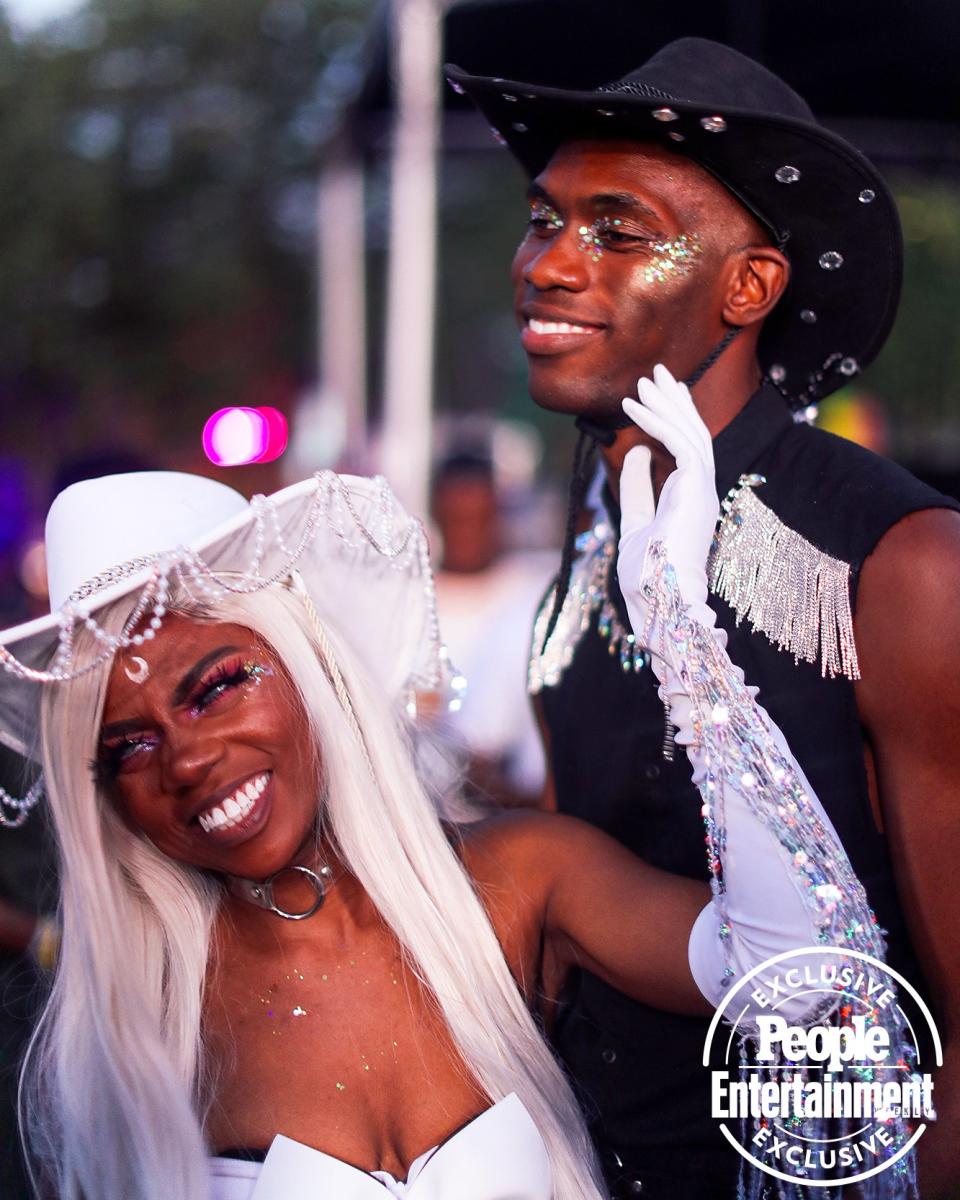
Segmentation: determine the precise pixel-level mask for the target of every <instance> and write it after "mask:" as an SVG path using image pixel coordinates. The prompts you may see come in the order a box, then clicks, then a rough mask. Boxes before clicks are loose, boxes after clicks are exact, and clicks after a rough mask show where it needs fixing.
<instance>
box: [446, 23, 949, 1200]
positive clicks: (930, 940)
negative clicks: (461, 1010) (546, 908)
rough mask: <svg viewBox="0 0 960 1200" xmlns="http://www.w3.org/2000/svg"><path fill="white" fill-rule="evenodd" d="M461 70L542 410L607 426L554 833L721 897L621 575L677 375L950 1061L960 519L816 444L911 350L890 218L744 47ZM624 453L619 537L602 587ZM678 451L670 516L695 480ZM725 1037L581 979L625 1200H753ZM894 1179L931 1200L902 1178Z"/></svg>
mask: <svg viewBox="0 0 960 1200" xmlns="http://www.w3.org/2000/svg"><path fill="white" fill-rule="evenodd" d="M449 74H450V79H451V83H452V84H453V86H454V87H455V88H456V89H457V90H459V91H464V92H466V93H467V94H469V96H470V97H471V98H472V99H473V100H474V102H475V103H476V104H477V105H478V107H479V108H480V109H481V110H482V112H483V113H484V114H485V115H486V116H487V118H488V119H489V120H490V122H491V124H492V125H493V126H494V127H495V129H496V130H497V131H498V133H499V134H500V135H501V136H502V138H503V139H505V140H506V142H507V143H508V144H509V146H510V148H511V149H512V151H513V152H514V154H515V155H516V156H517V157H518V158H519V160H520V161H521V163H522V164H523V165H524V167H525V168H526V170H527V171H528V173H529V174H530V176H531V178H532V181H533V182H532V183H531V187H530V202H531V219H530V227H529V231H528V234H527V236H526V238H525V239H524V241H523V242H522V243H521V245H520V247H519V249H518V251H517V255H516V258H515V261H514V269H513V280H514V287H515V302H516V310H517V315H518V320H519V323H520V328H521V338H522V341H523V345H524V347H525V349H526V351H527V355H528V360H529V367H530V389H531V393H532V395H533V398H534V400H535V401H536V402H537V403H538V404H540V405H542V406H543V407H545V408H549V409H552V410H554V411H558V412H563V413H567V414H570V415H571V416H575V417H576V418H577V424H578V427H579V429H580V442H579V443H578V452H577V465H576V471H575V479H574V485H575V486H574V488H573V489H572V494H571V521H570V526H569V531H568V545H567V550H566V552H565V555H564V561H563V563H562V564H561V570H560V576H559V581H558V587H557V589H556V594H555V596H554V598H553V600H552V601H548V603H547V604H546V605H545V608H544V610H543V611H542V612H541V614H540V616H539V618H538V622H537V629H536V631H535V639H534V655H533V659H532V662H531V671H530V680H531V690H532V691H534V692H535V693H538V698H537V702H538V705H539V708H540V712H541V716H542V719H543V722H544V724H545V729H546V735H547V743H548V746H549V753H550V760H551V765H552V775H553V787H554V791H555V803H556V806H557V807H559V809H560V810H561V811H564V812H569V813H573V814H575V815H578V816H580V817H583V818H584V819H586V820H589V821H592V822H593V823H595V824H598V825H600V826H602V827H604V828H606V829H608V830H609V831H611V832H612V833H614V834H615V835H616V836H618V837H619V838H620V839H621V840H622V841H623V842H624V843H625V844H627V845H629V846H630V847H631V848H633V849H634V850H635V851H636V852H637V853H639V854H641V855H642V856H643V857H645V858H647V859H648V860H649V861H651V862H653V863H655V864H656V865H658V866H661V867H664V868H667V869H670V870H674V871H678V872H680V873H684V874H688V875H691V876H700V875H703V873H704V871H705V869H706V868H705V864H704V862H703V861H702V856H700V855H699V854H698V853H696V852H695V851H693V852H691V851H689V850H688V849H686V848H688V847H691V846H694V845H695V843H696V839H695V838H694V836H693V828H694V826H695V825H696V824H697V822H698V821H699V819H700V818H699V803H698V802H697V799H696V792H695V790H694V788H693V787H692V784H691V782H690V774H689V769H688V767H687V766H686V763H685V761H684V758H683V756H682V755H677V756H674V755H673V748H672V739H671V733H672V731H671V726H670V723H669V718H668V717H667V718H666V719H665V715H664V711H663V708H662V706H661V705H660V703H659V701H658V698H657V692H656V685H655V680H654V678H653V676H652V673H651V672H650V671H649V668H648V666H647V665H646V662H645V658H644V655H643V654H642V653H641V651H640V648H639V647H637V646H636V645H635V644H634V642H633V639H632V637H631V636H630V635H629V633H628V627H625V626H626V619H625V614H624V611H623V606H622V600H621V597H620V596H619V591H618V589H617V585H616V577H615V572H614V571H613V570H612V569H611V568H612V564H613V562H614V559H615V547H616V525H617V518H618V510H617V481H618V477H619V468H620V466H621V464H622V461H623V458H624V455H625V454H626V452H627V450H628V449H629V448H630V447H631V446H633V445H635V444H637V443H638V442H640V441H642V440H643V438H644V435H643V434H641V433H640V431H638V430H637V429H636V428H634V427H632V426H628V427H625V426H626V423H625V421H624V420H623V418H622V413H621V408H620V401H621V398H622V397H623V396H625V395H631V394H633V392H634V389H635V386H636V380H637V378H638V376H641V375H650V374H651V371H652V368H653V366H654V365H655V364H656V363H657V362H663V363H665V364H666V365H667V366H668V367H669V368H670V369H671V370H672V372H673V373H674V374H675V375H676V376H677V377H678V378H683V379H686V380H687V381H688V382H689V383H690V385H691V387H692V389H693V395H694V399H695V401H696V404H697V407H698V409H699V411H700V414H701V416H702V417H703V419H704V420H705V422H706V423H707V425H708V427H709V428H710V431H711V433H712V434H713V435H714V453H715V460H716V467H717V489H718V494H719V495H720V496H721V497H725V503H724V511H725V516H724V518H723V520H722V521H721V524H720V526H719V527H718V533H717V538H716V543H715V546H714V549H713V551H712V562H711V567H710V575H711V590H712V596H711V604H712V605H713V607H714V608H715V609H716V611H717V614H718V623H719V624H720V625H721V626H723V627H724V628H725V629H726V630H727V631H728V634H729V638H730V641H729V650H730V653H731V656H732V657H733V659H734V661H735V662H737V663H738V664H739V665H740V666H741V667H743V669H744V671H745V673H746V677H747V681H748V682H749V683H752V684H755V685H757V686H758V687H759V689H760V699H761V700H762V702H763V703H764V704H765V705H766V706H767V708H768V710H769V711H770V713H771V715H772V716H773V717H774V719H775V720H776V721H777V722H778V723H779V725H780V727H781V728H782V729H783V730H784V732H785V733H786V735H787V737H788V739H789V741H790V745H791V747H792V749H793V750H794V752H795V754H796V756H797V758H798V759H799V761H800V763H801V765H802V766H803V769H804V771H805V773H806V775H807V776H808V778H809V779H810V781H811V783H812V784H813V786H814V787H815V789H816V790H817V793H818V794H819V796H820V798H821V799H822V801H823V803H824V805H825V806H826V808H827V811H828V812H829V813H830V815H831V817H832V819H833V821H834V823H835V825H836V827H837V830H838V832H839V833H840V835H841V837H842V838H843V841H844V843H845V845H846V848H847V850H848V852H849V854H850V856H851V858H852V860H853V863H854V866H855V868H856V870H857V873H858V875H859V876H860V878H861V879H862V880H863V881H864V883H865V886H866V888H867V892H868V895H869V898H870V901H871V904H872V906H873V908H874V910H875V911H876V913H877V914H878V918H879V920H880V922H881V924H882V925H883V927H884V928H885V929H886V930H887V931H888V941H889V958H890V961H891V963H892V964H893V965H894V966H895V967H897V968H898V969H899V970H900V971H901V972H902V973H903V974H904V975H905V976H906V977H907V978H908V979H909V980H910V981H911V982H913V983H915V984H916V985H917V986H918V987H919V989H920V991H921V993H922V994H924V995H925V996H926V997H927V998H928V999H929V1000H930V1001H931V1002H932V1003H933V1006H934V1008H935V1011H936V1013H937V1016H938V1017H939V1018H940V1020H941V1031H942V1032H944V1033H946V1034H947V1035H949V1034H950V1032H951V1026H952V1024H953V1023H954V1022H955V1021H956V1020H957V1019H958V1017H960V978H958V976H960V922H958V921H957V920H956V913H957V911H958V907H960V882H958V874H957V872H956V870H955V868H954V864H953V859H952V855H953V852H954V846H955V845H956V837H955V832H956V820H955V817H954V815H953V813H954V811H955V808H954V803H953V799H952V797H953V793H954V788H955V782H954V781H955V778H956V776H957V771H958V769H960V682H958V681H960V612H958V610H957V607H956V596H957V595H958V594H960V515H958V511H957V509H958V508H960V506H958V505H957V504H955V503H954V502H953V501H951V500H948V499H946V498H945V497H943V496H941V495H939V494H938V493H936V492H933V491H932V490H930V489H929V488H927V487H925V486H924V485H922V484H921V483H919V482H918V481H917V480H916V479H914V478H913V477H912V476H910V475H909V474H908V473H907V472H905V471H903V470H901V469H900V468H898V467H897V466H895V465H894V464H892V463H889V462H887V461H885V460H882V459H879V458H877V457H876V456H874V455H871V454H869V453H868V452H866V451H864V450H862V449H860V448H859V447H856V446H854V445H853V444H852V443H849V442H845V441H842V440H840V439H838V438H834V437H832V436H830V435H828V434H825V433H823V432H821V431H818V430H815V429H812V428H811V427H810V426H809V425H808V424H806V423H803V422H802V420H801V421H799V422H798V421H797V420H795V417H796V416H798V415H799V416H800V417H801V418H802V416H803V414H804V413H805V412H806V411H807V410H808V409H809V407H810V406H812V405H815V404H816V402H817V400H819V399H820V398H821V397H823V396H825V395H827V394H828V393H829V392H831V391H833V390H835V389H836V388H838V387H840V386H841V385H843V384H844V383H845V382H847V381H848V380H849V379H851V378H852V377H854V376H856V375H857V373H858V372H859V371H860V370H861V369H862V368H863V367H864V366H865V365H866V364H867V363H869V362H870V360H871V359H872V358H873V357H874V356H875V355H876V353H877V352H878V351H879V349H880V347H881V346H882V344H883V341H884V339H885V338H886V336H887V334H888V332H889V329H890V326H891V323H892V321H893V317H894V313H895V310H896V305H897V300H898V297H899V290H900V273H901V243H900V232H899V223H898V219H897V214H896V210H895V207H894V204H893V200H892V197H891V196H890V194H889V192H888V190H887V188H886V186H885V184H884V183H883V180H882V179H881V178H880V176H879V175H878V173H877V172H876V171H875V169H874V168H873V167H872V166H871V164H870V163H868V162H867V161H866V160H865V159H864V158H863V157H862V156H861V155H860V154H859V153H858V152H857V151H856V150H855V149H854V148H853V147H852V146H850V145H848V144H847V143H846V142H844V141H843V140H842V139H840V138H839V137H837V136H836V135H834V134H832V133H830V132H829V131H827V130H826V129H824V128H823V127H822V126H820V125H818V124H817V123H816V121H815V120H814V118H813V115H812V113H811V112H810V110H809V108H808V107H807V105H806V104H805V102H804V101H803V100H802V99H801V98H800V97H799V96H797V95H796V94H795V93H794V92H793V91H792V90H791V89H790V88H789V87H787V86H786V84H784V83H783V82H782V81H781V80H779V79H778V78H777V77H776V76H774V75H772V74H771V73H770V72H768V71H767V70H765V69H764V68H763V67H761V66H759V65H758V64H756V63H754V62H752V61H751V60H749V59H747V58H745V57H743V56H742V55H740V54H738V53H736V52H735V51H732V50H730V49H728V48H727V47H724V46H720V45H717V44H716V43H712V42H707V41H704V40H701V39H693V38H687V39H682V40H680V41H677V42H673V43H671V44H670V45H668V46H666V47H665V48H664V49H663V50H661V51H660V52H659V53H658V54H656V55H655V56H654V57H653V58H652V59H651V60H650V61H649V62H647V63H646V64H645V65H644V66H642V67H640V68H639V69H638V70H637V71H636V72H634V73H633V74H632V75H630V76H628V77H627V78H626V79H624V80H622V81H620V82H619V83H616V84H613V85H611V86H609V87H607V88H604V89H600V90H598V91H594V92H570V91H564V90H561V89H556V88H547V87H540V86H533V85H526V84H520V83H512V82H507V81H504V80H502V79H488V78H479V77H473V76H469V75H467V74H465V73H464V72H461V71H459V70H456V69H451V70H450V72H449ZM791 409H793V410H794V411H793V414H791ZM597 446H598V447H599V450H600V454H601V456H602V461H603V466H604V468H605V470H606V477H607V483H606V490H605V506H606V510H607V512H606V514H605V515H604V518H603V519H602V520H599V521H598V522H597V524H596V526H595V528H594V529H593V530H592V531H591V532H590V533H589V534H587V535H585V536H584V537H583V539H582V540H581V544H580V550H581V553H580V556H579V557H578V558H577V559H576V560H575V561H574V557H573V553H572V529H573V518H574V517H575V515H576V511H577V510H578V508H579V507H580V503H581V501H582V497H583V490H584V487H585V483H586V481H587V480H588V478H589V471H588V466H589V461H590V455H591V452H592V451H593V449H594V448H595V447H597ZM652 451H653V466H652V471H653V480H654V487H655V490H659V487H660V486H661V484H662V482H663V480H664V478H665V477H666V475H667V474H668V473H669V470H670V469H671V463H670V461H669V459H668V458H667V456H666V454H665V452H664V450H663V448H662V447H660V446H658V445H655V444H654V445H653V446H652ZM951 510H952V511H951ZM703 1038H704V1023H702V1022H699V1021H697V1020H694V1019H690V1018H684V1017H678V1016H672V1015H667V1014H664V1013H660V1012H657V1011H655V1010H653V1009H648V1008H644V1007H643V1006H641V1005H637V1004H634V1003H633V1002H631V1001H628V1000H626V999H625V998H624V997H622V996H621V995H620V994H619V993H617V992H615V991H614V990H613V989H611V988H609V987H607V986H606V985H605V984H603V983H601V982H600V981H599V980H597V979H596V978H594V977H593V976H591V975H589V973H586V972H585V973H584V974H583V977H582V980H581V983H580V987H579V992H578V995H577V997H576V999H575V1001H574V1003H573V1006H572V1009H571V1012H570V1014H569V1016H568V1018H567V1019H566V1021H565V1023H564V1024H563V1026H562V1028H561V1030H560V1031H559V1034H558V1039H557V1040H558V1046H559V1048H560V1051H561V1053H562V1055H563V1057H564V1059H565V1060H566V1062H567V1064H568V1066H569V1067H570V1069H571V1071H572V1073H573V1074H574V1076H575V1077H576V1079H577V1081H578V1083H579V1084H580V1087H581V1090H582V1094H583V1097H584V1101H585V1103H586V1105H587V1107H588V1111H590V1112H591V1113H592V1114H593V1116H594V1128H595V1131H596V1135H597V1139H598V1142H599V1144H600V1148H601V1151H602V1154H603V1157H604V1161H605V1163H606V1165H607V1168H608V1170H609V1178H610V1182H611V1185H612V1188H613V1190H614V1193H615V1194H616V1195H617V1196H623V1197H626V1196H634V1195H643V1196H651V1197H658V1198H659V1197H664V1198H666V1197H669V1198H670V1200H684V1198H686V1197H698V1198H699V1197H703V1198H707V1197H709V1198H710V1200H718V1198H720V1197H723V1196H725V1195H726V1196H729V1195H732V1194H733V1187H734V1184H733V1180H734V1177H735V1174H736V1168H737V1159H736V1156H735V1155H734V1152H733V1151H732V1150H731V1149H730V1148H729V1147H728V1146H727V1145H726V1144H725V1143H724V1142H723V1141H722V1140H721V1137H720V1135H719V1133H718V1132H717V1130H716V1128H715V1124H714V1123H713V1122H711V1119H710V1116H709V1112H710V1101H709V1095H708V1090H707V1081H706V1074H707V1073H706V1072H705V1071H704V1070H703V1068H702V1067H701V1065H700V1056H701V1053H702V1048H703ZM921 1069H923V1070H926V1069H929V1068H928V1064H927V1063H926V1061H924V1063H922V1064H921ZM936 1091H937V1107H938V1110H939V1113H940V1120H939V1122H938V1124H937V1126H936V1127H934V1128H933V1129H928V1130H927V1132H926V1136H925V1137H924V1139H923V1143H922V1146H921V1174H922V1176H923V1196H924V1198H925V1200H933V1198H934V1197H935V1196H939V1195H941V1194H942V1195H944V1196H948V1195H956V1194H957V1189H958V1188H960V1136H958V1135H960V1112H958V1104H957V1093H958V1091H960V1062H958V1046H957V1041H956V1039H954V1041H953V1042H952V1044H950V1045H948V1046H947V1051H946V1057H945V1065H944V1067H943V1069H942V1070H941V1071H940V1073H939V1075H938V1077H937V1085H936ZM876 1178H877V1180H882V1181H883V1183H882V1184H879V1183H878V1186H880V1187H881V1188H883V1189H885V1190H886V1194H889V1195H891V1196H894V1195H907V1194H908V1192H907V1191H906V1190H904V1189H906V1187H907V1184H906V1183H905V1182H904V1180H903V1177H902V1176H900V1175H898V1174H897V1173H896V1172H894V1171H890V1170H887V1171H885V1172H883V1173H882V1174H881V1175H879V1176H877V1177H876ZM766 1182H768V1183H769V1182H772V1181H770V1180H767V1181H766ZM898 1189H899V1190H898Z"/></svg>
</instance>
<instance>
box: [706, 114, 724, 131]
mask: <svg viewBox="0 0 960 1200" xmlns="http://www.w3.org/2000/svg"><path fill="white" fill-rule="evenodd" d="M700 124H701V125H702V126H703V128H704V129H705V130H706V131H707V133H723V132H724V130H725V129H726V128H727V121H726V118H725V117H721V116H720V115H719V114H718V113H715V114H714V115H713V116H712V117H701V118H700Z"/></svg>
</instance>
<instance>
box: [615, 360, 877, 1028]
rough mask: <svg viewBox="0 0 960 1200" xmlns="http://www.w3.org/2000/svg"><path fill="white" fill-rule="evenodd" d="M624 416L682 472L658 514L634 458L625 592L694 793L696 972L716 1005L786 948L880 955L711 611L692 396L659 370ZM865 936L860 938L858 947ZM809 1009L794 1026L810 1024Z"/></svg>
mask: <svg viewBox="0 0 960 1200" xmlns="http://www.w3.org/2000/svg"><path fill="white" fill-rule="evenodd" d="M638 394H639V396H640V403H638V402H637V401H635V400H624V402H623V408H624V411H625V412H626V413H627V415H628V416H630V417H631V418H632V419H633V420H634V421H635V422H636V423H637V425H639V426H640V427H641V428H642V429H643V430H644V431H645V432H646V433H648V434H649V435H650V436H651V437H653V438H655V439H656V440H657V441H659V442H661V443H662V444H663V445H664V446H665V447H666V449H667V450H668V451H669V452H670V453H671V454H672V455H673V457H674V458H675V460H676V463H677V468H676V470H675V471H674V472H673V473H672V474H671V475H670V476H669V478H668V479H667V481H666V483H665V484H664V487H663V490H662V491H661V493H660V498H659V502H658V503H657V505H656V508H654V504H653V492H652V485H651V480H650V451H649V450H648V449H646V448H645V447H638V448H636V449H634V450H631V451H630V452H629V454H628V455H627V457H626V460H625V462H624V467H623V473H622V476H621V483H620V506H621V514H622V515H621V531H622V532H621V538H620V555H619V568H618V572H619V580H620V587H621V590H622V592H623V596H624V600H625V602H626V606H627V612H628V615H629V617H630V622H631V625H632V626H633V632H634V634H635V636H636V638H637V640H638V642H640V643H641V644H642V645H644V646H645V647H646V648H647V649H648V650H649V651H650V654H651V666H652V668H653V671H654V673H655V674H656V676H657V678H658V679H659V681H660V696H661V699H662V700H663V701H664V703H665V704H666V705H667V706H668V709H669V713H670V719H671V720H672V722H673V724H674V725H676V726H677V735H676V740H677V742H678V743H679V744H680V745H682V746H684V747H685V749H686V752H687V756H688V758H689V759H690V763H691V766H692V768H693V781H694V783H695V784H696V785H697V787H698V788H699V789H700V793H701V797H702V799H703V812H704V818H705V823H706V829H707V834H708V864H709V866H710V869H711V873H712V876H713V891H714V898H713V901H712V902H711V904H709V905H708V906H707V908H706V909H704V911H703V912H702V913H701V915H700V917H699V918H698V920H697V921H696V923H695V925H694V929H693V932H692V934H691V937H690V943H689V958H690V966H691V970H692V973H693V975H694V978H695V979H696V982H697V985H698V986H699V988H700V990H701V991H702V992H703V994H704V995H705V996H706V997H707V998H708V999H709V1000H710V1001H711V1002H712V1003H714V1004H716V1003H718V1002H719V1001H720V1000H721V999H722V997H723V996H724V994H725V991H724V989H725V987H726V986H727V985H728V984H729V983H730V982H731V979H732V977H733V976H741V975H743V974H744V973H746V972H747V971H749V970H751V969H752V968H753V967H754V966H756V965H758V964H759V963H761V962H763V961H765V960H766V959H768V958H771V957H773V956H774V955H776V954H780V953H783V952H785V951H788V950H795V949H799V948H802V947H807V946H816V945H818V944H823V943H827V944H845V945H852V943H851V941H850V939H849V937H845V934H844V932H843V931H844V930H845V929H849V928H850V926H851V925H853V926H854V927H855V928H856V929H858V930H859V931H860V932H859V933H858V935H857V937H858V939H859V940H858V942H857V944H858V945H860V946H861V948H867V947H869V948H870V951H871V952H873V953H876V952H877V951H878V950H881V943H880V939H879V934H878V933H877V931H876V930H875V928H874V926H873V924H872V921H871V914H870V910H869V907H868V905H867V901H866V896H865V894H864V892H863V888H862V886H861V885H860V883H859V881H858V880H857V878H856V876H855V875H854V873H853V869H852V867H851V866H850V862H849V860H848V858H847V856H846V853H845V851H844V850H843V847H842V846H841V844H840V841H839V839H838V837H837V835H836V831H835V830H834V828H833V826H832V824H831V823H830V820H829V818H828V817H827V815H826V813H825V812H824V810H823V807H822V805H821V804H820V802H819V800H818V799H817V797H816V795H815V794H814V792H813V789H812V788H811V787H810V784H809V783H808V781H807V780H806V778H805V777H804V775H803V772H802V771H801V769H800V767H799V765H798V763H797V762H796V760H795V759H794V758H793V756H792V754H791V753H790V748H789V746H788V745H787V742H786V739H785V738H784V736H783V734H782V733H781V731H780V730H779V729H778V728H777V726H776V725H775V724H774V722H773V721H772V720H771V719H770V717H769V716H768V714H767V713H766V712H765V710H764V709H763V708H762V707H761V706H760V705H759V704H758V703H757V701H756V698H755V697H756V689H755V688H750V687H747V686H746V684H745V683H744V678H743V672H742V671H741V670H740V669H739V668H738V667H735V666H734V664H733V663H732V662H731V661H730V658H729V656H728V655H727V653H726V649H725V647H726V634H725V632H724V631H723V630H721V629H717V628H716V627H715V615H714V613H713V610H712V609H711V608H710V607H709V606H708V604H707V576H706V567H707V557H708V554H709V550H710V544H711V540H712V538H713V533H714V528H715V525H716V520H717V515H718V509H719V505H718V502H717V495H716V486H715V481H714V480H715V477H714V466H713V448H712V443H711V439H710V434H709V431H708V430H707V428H706V426H705V425H704V423H703V421H702V420H701V418H700V415H699V414H698V412H697V410H696V408H695V407H694V404H693V400H692V398H691V396H690V393H689V391H688V390H687V388H686V387H685V386H684V385H683V384H682V383H677V382H676V381H675V380H674V379H673V377H672V376H671V375H670V373H669V371H667V370H666V368H665V367H661V366H658V367H656V368H655V369H654V382H651V381H650V380H648V379H641V380H640V383H639V385H638ZM861 935H862V936H861ZM806 1003H807V1001H805V1000H803V999H800V1000H799V1001H798V1002H797V1004H798V1006H799V1007H798V1008H796V1009H794V1011H793V1012H792V1013H791V1010H790V1007H789V1006H787V1008H786V1009H785V1015H787V1016H788V1017H790V1016H792V1017H793V1018H796V1019H800V1018H802V1017H803V1016H804V1015H805V1012H806V1010H805V1007H804V1006H805V1005H806Z"/></svg>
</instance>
